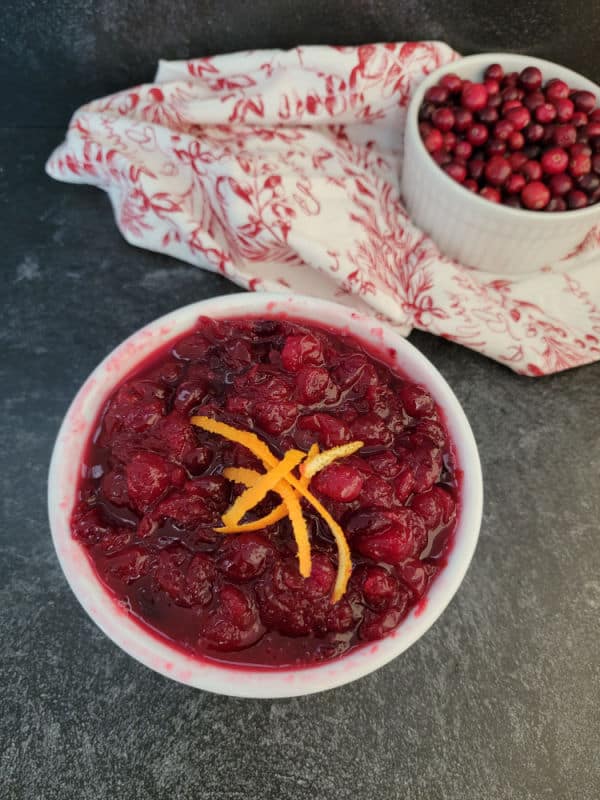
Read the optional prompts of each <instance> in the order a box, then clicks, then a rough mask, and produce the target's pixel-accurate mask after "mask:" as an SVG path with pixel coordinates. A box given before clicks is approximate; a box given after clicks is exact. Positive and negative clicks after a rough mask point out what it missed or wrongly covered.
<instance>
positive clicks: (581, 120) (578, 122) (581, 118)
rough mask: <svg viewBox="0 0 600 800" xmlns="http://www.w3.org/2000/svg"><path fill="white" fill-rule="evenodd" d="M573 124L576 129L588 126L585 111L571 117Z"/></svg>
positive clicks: (577, 112)
mask: <svg viewBox="0 0 600 800" xmlns="http://www.w3.org/2000/svg"><path fill="white" fill-rule="evenodd" d="M571 122H572V124H573V125H575V127H576V128H582V127H583V126H584V125H587V124H588V115H587V114H584V113H583V111H576V112H575V113H574V114H573V116H572V117H571Z"/></svg>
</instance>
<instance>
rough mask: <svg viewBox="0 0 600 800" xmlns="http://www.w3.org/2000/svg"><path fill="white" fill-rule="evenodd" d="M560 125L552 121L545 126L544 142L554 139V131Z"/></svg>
mask: <svg viewBox="0 0 600 800" xmlns="http://www.w3.org/2000/svg"><path fill="white" fill-rule="evenodd" d="M557 127H558V126H556V125H553V124H552V123H550V124H549V125H545V126H544V135H543V136H542V144H548V143H549V142H553V141H554V131H555V130H556V128H557Z"/></svg>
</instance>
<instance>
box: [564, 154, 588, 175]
mask: <svg viewBox="0 0 600 800" xmlns="http://www.w3.org/2000/svg"><path fill="white" fill-rule="evenodd" d="M591 169H592V160H591V158H590V157H589V156H588V155H586V154H585V153H579V154H578V155H576V156H572V157H571V160H570V161H569V172H570V173H571V175H572V176H573V177H574V178H580V177H581V176H582V175H586V174H587V173H588V172H590V171H591Z"/></svg>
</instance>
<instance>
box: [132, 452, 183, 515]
mask: <svg viewBox="0 0 600 800" xmlns="http://www.w3.org/2000/svg"><path fill="white" fill-rule="evenodd" d="M172 469H173V466H172V464H169V463H168V462H167V461H165V459H164V458H163V457H162V456H159V455H156V453H137V454H136V455H135V456H133V458H132V459H131V460H130V461H129V463H128V464H127V466H126V467H125V474H126V476H127V493H128V495H129V498H130V500H131V503H132V505H133V507H134V508H135V509H136V510H137V511H139V512H140V513H142V514H143V513H145V512H146V511H147V510H148V509H149V508H150V506H151V505H152V504H153V503H155V502H156V501H157V500H158V499H159V497H161V495H163V494H164V493H165V492H166V491H167V489H168V488H169V487H170V485H171V480H170V476H171V471H172Z"/></svg>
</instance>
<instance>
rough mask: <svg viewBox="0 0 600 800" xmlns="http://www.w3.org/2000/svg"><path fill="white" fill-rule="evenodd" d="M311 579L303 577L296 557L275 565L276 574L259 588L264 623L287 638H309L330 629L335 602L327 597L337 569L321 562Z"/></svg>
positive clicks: (274, 571) (258, 586) (259, 585)
mask: <svg viewBox="0 0 600 800" xmlns="http://www.w3.org/2000/svg"><path fill="white" fill-rule="evenodd" d="M315 560H316V557H315V558H314V559H313V573H315V574H314V575H312V574H311V577H310V578H308V579H306V580H305V579H304V578H302V576H301V575H300V573H299V572H298V569H297V566H296V561H295V559H293V558H289V559H284V560H282V561H278V562H276V563H275V566H274V568H273V572H272V574H271V575H269V576H268V577H267V579H266V580H265V581H264V582H263V583H259V584H258V585H257V590H256V591H257V598H258V603H259V608H260V615H261V618H262V620H263V623H264V624H265V625H266V626H267V627H268V628H271V629H273V630H276V631H279V633H283V634H285V635H287V636H305V635H306V634H308V633H311V632H315V631H319V632H324V631H326V630H327V617H328V615H329V613H330V611H331V603H330V600H329V596H328V594H327V592H328V588H327V587H330V586H331V585H333V580H334V579H335V570H334V569H333V565H330V567H331V568H330V569H328V568H327V567H326V566H325V565H324V564H323V563H321V564H319V562H318V561H317V564H316V571H315V563H314V562H315Z"/></svg>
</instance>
